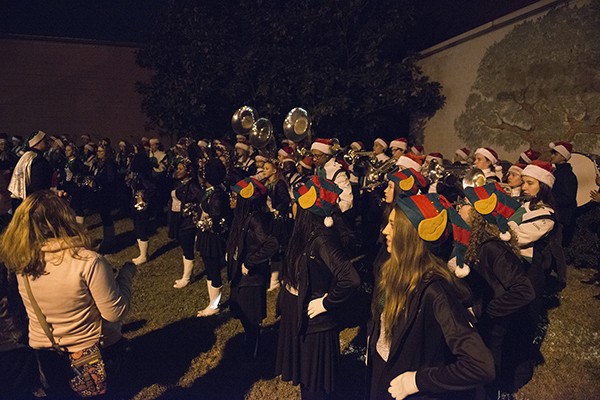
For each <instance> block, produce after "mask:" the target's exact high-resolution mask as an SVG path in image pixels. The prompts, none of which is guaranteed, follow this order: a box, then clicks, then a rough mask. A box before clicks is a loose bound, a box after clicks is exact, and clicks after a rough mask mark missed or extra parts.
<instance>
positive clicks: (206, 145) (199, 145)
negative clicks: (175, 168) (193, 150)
mask: <svg viewBox="0 0 600 400" xmlns="http://www.w3.org/2000/svg"><path fill="white" fill-rule="evenodd" d="M198 147H208V142H207V141H206V140H204V139H200V140H198Z"/></svg>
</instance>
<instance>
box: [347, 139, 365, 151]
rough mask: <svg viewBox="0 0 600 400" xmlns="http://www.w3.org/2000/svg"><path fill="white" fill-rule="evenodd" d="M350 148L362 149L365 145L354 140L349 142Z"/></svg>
mask: <svg viewBox="0 0 600 400" xmlns="http://www.w3.org/2000/svg"><path fill="white" fill-rule="evenodd" d="M350 148H351V149H352V150H354V151H361V150H364V148H365V145H364V144H363V142H361V141H356V142H352V143H350Z"/></svg>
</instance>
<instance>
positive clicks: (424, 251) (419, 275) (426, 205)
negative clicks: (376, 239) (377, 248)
mask: <svg viewBox="0 0 600 400" xmlns="http://www.w3.org/2000/svg"><path fill="white" fill-rule="evenodd" d="M449 207H451V206H450V203H448V201H447V200H445V198H444V197H443V196H439V195H437V194H429V195H417V196H412V197H408V198H404V199H399V200H397V201H396V205H395V207H394V208H393V210H392V212H391V213H390V215H389V219H388V223H387V225H386V227H385V229H384V231H383V234H384V235H385V236H386V241H387V246H386V247H387V251H388V252H389V253H390V258H389V260H388V261H387V262H386V263H385V264H384V265H383V267H382V270H381V274H380V276H379V277H378V279H377V285H376V289H375V293H374V297H373V302H372V307H371V308H372V317H371V322H370V324H369V325H370V327H369V332H368V353H367V354H368V358H367V376H368V386H367V390H368V391H369V392H368V393H369V394H370V396H369V398H370V399H373V400H375V399H377V400H380V399H390V400H391V399H392V398H394V399H404V398H407V397H410V398H413V397H414V398H442V397H443V398H446V397H452V398H454V397H456V398H468V397H467V395H468V394H467V393H465V392H462V393H461V391H465V390H468V389H471V388H474V387H476V386H478V385H482V384H485V383H487V382H489V381H490V380H492V379H493V377H494V364H493V359H492V356H491V354H490V351H489V350H488V349H487V348H486V346H485V345H484V343H483V341H482V340H481V337H480V335H479V334H478V333H477V331H476V330H475V329H474V328H473V325H471V323H470V322H469V319H468V318H467V312H466V310H465V309H464V307H463V306H462V304H461V300H463V299H464V298H466V297H467V292H466V291H465V289H464V286H462V285H461V284H460V282H459V281H458V279H457V278H456V276H453V274H452V273H451V272H450V271H449V270H448V267H447V266H446V265H445V262H444V261H442V260H440V259H439V258H438V257H437V256H436V255H435V254H434V252H432V250H430V246H431V245H432V244H438V243H439V242H444V241H447V239H448V237H449V235H448V227H449V226H450V224H449V221H448V217H447V209H448V208H449ZM423 226H427V227H428V229H423V228H422V227H423ZM407 243H410V246H407ZM412 394H416V396H411V395H412ZM469 394H470V393H469Z"/></svg>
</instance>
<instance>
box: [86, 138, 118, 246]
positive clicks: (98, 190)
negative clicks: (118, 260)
mask: <svg viewBox="0 0 600 400" xmlns="http://www.w3.org/2000/svg"><path fill="white" fill-rule="evenodd" d="M96 155H97V157H98V161H97V162H96V164H94V166H93V168H92V176H93V177H94V181H95V191H94V200H95V203H96V207H95V208H96V209H97V210H98V212H99V213H100V219H101V221H102V242H101V243H100V246H99V248H98V251H99V252H100V253H106V252H108V251H110V250H111V249H112V248H113V246H114V245H115V224H114V222H113V217H112V210H113V196H114V193H115V186H116V182H117V164H116V163H115V161H114V159H113V152H112V150H111V148H110V147H109V146H108V145H107V144H100V145H98V149H97V150H96Z"/></svg>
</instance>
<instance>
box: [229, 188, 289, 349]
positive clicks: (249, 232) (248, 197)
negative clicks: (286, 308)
mask: <svg viewBox="0 0 600 400" xmlns="http://www.w3.org/2000/svg"><path fill="white" fill-rule="evenodd" d="M231 189H232V191H233V192H235V193H236V194H237V201H236V206H235V210H234V213H233V222H232V223H231V231H230V233H229V239H228V241H227V264H228V265H227V272H228V276H229V281H230V286H231V294H230V298H229V302H230V307H231V311H232V313H233V315H234V316H235V317H236V318H238V319H239V320H240V322H241V323H242V326H243V327H244V332H245V334H246V345H247V351H248V356H249V357H251V358H256V357H257V356H258V351H259V339H260V322H261V321H262V320H263V319H264V318H265V317H266V315H267V288H266V284H267V282H268V281H269V276H270V271H269V260H270V259H271V257H273V255H275V253H276V252H277V249H278V248H279V244H278V243H277V238H275V236H273V234H272V233H271V229H270V226H271V223H270V222H269V221H268V219H269V218H270V216H269V212H268V211H267V210H266V202H265V200H266V194H267V189H266V188H265V186H264V185H263V184H262V183H260V182H259V181H257V180H256V179H252V178H245V179H243V180H241V181H239V182H238V183H236V184H235V185H234V186H232V188H231Z"/></svg>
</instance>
